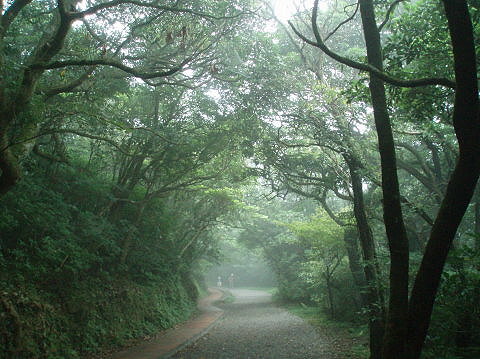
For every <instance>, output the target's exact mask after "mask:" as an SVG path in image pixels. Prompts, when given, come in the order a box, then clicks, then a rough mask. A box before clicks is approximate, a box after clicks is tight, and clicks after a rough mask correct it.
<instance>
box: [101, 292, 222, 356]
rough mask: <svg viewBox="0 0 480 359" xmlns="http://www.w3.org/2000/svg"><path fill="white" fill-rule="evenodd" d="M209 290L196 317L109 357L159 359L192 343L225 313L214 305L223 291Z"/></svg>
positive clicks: (199, 305)
mask: <svg viewBox="0 0 480 359" xmlns="http://www.w3.org/2000/svg"><path fill="white" fill-rule="evenodd" d="M209 292H210V295H209V296H207V297H205V298H203V299H201V300H200V301H199V302H198V309H199V310H200V314H199V315H197V316H196V317H195V318H193V319H190V320H189V321H187V322H185V323H182V324H180V325H178V326H176V327H175V328H172V329H169V330H167V331H165V332H163V333H161V334H160V335H159V336H158V337H156V338H155V339H152V340H149V341H146V342H143V343H142V344H140V345H137V346H135V347H132V348H128V349H126V350H122V351H121V352H117V353H115V354H112V355H110V356H109V357H108V359H159V358H164V357H169V356H170V355H173V354H174V353H175V352H177V351H178V350H180V349H182V348H184V347H185V346H187V345H189V344H191V343H192V342H193V341H195V340H196V339H197V338H198V337H200V336H202V335H203V334H205V333H206V332H207V331H208V329H209V328H210V327H211V326H212V325H213V323H215V322H216V321H217V319H219V318H220V317H221V316H222V314H223V311H222V310H221V309H219V308H216V307H214V306H213V303H214V302H216V301H218V300H219V299H221V298H222V296H223V293H222V292H221V291H220V290H217V289H209Z"/></svg>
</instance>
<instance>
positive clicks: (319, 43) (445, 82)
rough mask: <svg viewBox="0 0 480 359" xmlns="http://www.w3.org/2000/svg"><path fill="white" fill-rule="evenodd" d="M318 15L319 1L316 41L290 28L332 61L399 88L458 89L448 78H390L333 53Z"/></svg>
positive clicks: (314, 26)
mask: <svg viewBox="0 0 480 359" xmlns="http://www.w3.org/2000/svg"><path fill="white" fill-rule="evenodd" d="M317 13H318V0H315V3H314V7H313V11H312V30H313V34H314V36H315V41H314V40H310V39H308V38H307V37H305V36H304V35H303V34H302V33H301V32H300V31H299V30H298V29H297V28H296V27H295V26H294V25H293V23H292V22H290V21H289V22H288V23H289V25H290V27H291V28H292V30H293V32H295V34H296V35H297V36H298V37H299V38H300V39H301V40H302V41H304V42H305V43H307V44H309V45H311V46H315V47H317V48H319V49H320V50H322V51H323V52H324V53H325V54H326V55H328V56H329V57H331V58H332V59H334V60H336V61H338V62H340V63H342V64H344V65H346V66H349V67H352V68H354V69H357V70H361V71H366V72H369V73H371V74H372V75H374V76H376V77H378V78H380V79H381V80H383V81H385V82H387V83H389V84H391V85H395V86H399V87H421V86H430V85H438V86H444V87H448V88H451V89H455V88H456V84H455V82H454V81H452V80H449V79H447V78H436V77H426V78H421V79H414V80H404V79H398V78H395V77H393V76H390V75H389V74H386V73H385V72H383V71H380V70H379V69H378V68H376V67H375V66H372V65H370V64H365V63H363V62H358V61H355V60H352V59H349V58H347V57H344V56H342V55H339V54H337V53H336V52H333V51H332V50H330V48H328V46H327V45H325V43H324V41H323V40H322V37H321V35H320V31H319V30H318V25H317Z"/></svg>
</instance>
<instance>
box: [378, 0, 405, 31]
mask: <svg viewBox="0 0 480 359" xmlns="http://www.w3.org/2000/svg"><path fill="white" fill-rule="evenodd" d="M403 1H405V0H395V1H394V2H393V3H391V4H390V7H389V8H388V10H387V13H386V14H385V20H383V22H382V23H381V24H380V25H378V31H382V29H383V27H384V26H385V25H386V24H387V22H388V21H389V20H390V15H391V14H392V12H393V10H395V8H396V7H397V5H398V4H400V3H401V2H403Z"/></svg>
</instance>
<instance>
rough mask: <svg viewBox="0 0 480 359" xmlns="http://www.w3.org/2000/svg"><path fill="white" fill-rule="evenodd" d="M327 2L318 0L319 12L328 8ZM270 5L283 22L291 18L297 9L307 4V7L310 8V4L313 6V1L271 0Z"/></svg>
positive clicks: (326, 0)
mask: <svg viewBox="0 0 480 359" xmlns="http://www.w3.org/2000/svg"><path fill="white" fill-rule="evenodd" d="M328 2H329V1H328V0H320V2H319V4H318V10H319V11H320V12H324V11H326V10H328ZM272 5H273V10H274V11H275V16H276V17H277V18H278V19H279V20H280V21H281V22H284V23H285V22H287V21H288V20H291V19H292V17H293V15H295V13H297V11H298V10H304V9H305V6H307V8H311V6H313V1H312V2H311V3H309V2H307V4H305V2H304V1H301V0H294V1H286V0H272Z"/></svg>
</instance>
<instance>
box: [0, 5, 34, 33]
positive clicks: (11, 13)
mask: <svg viewBox="0 0 480 359" xmlns="http://www.w3.org/2000/svg"><path fill="white" fill-rule="evenodd" d="M32 1H33V0H15V1H14V2H13V3H12V5H10V6H9V7H8V9H7V10H6V11H5V13H4V14H3V16H2V21H1V23H0V24H1V25H0V39H3V37H4V36H5V33H6V32H7V30H8V28H9V27H10V24H11V23H12V22H13V20H15V18H16V17H17V15H18V14H19V13H20V11H22V9H23V8H24V7H25V6H27V5H28V4H30V3H31V2H32ZM2 4H3V1H2ZM0 11H3V6H2V8H1V9H0Z"/></svg>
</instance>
